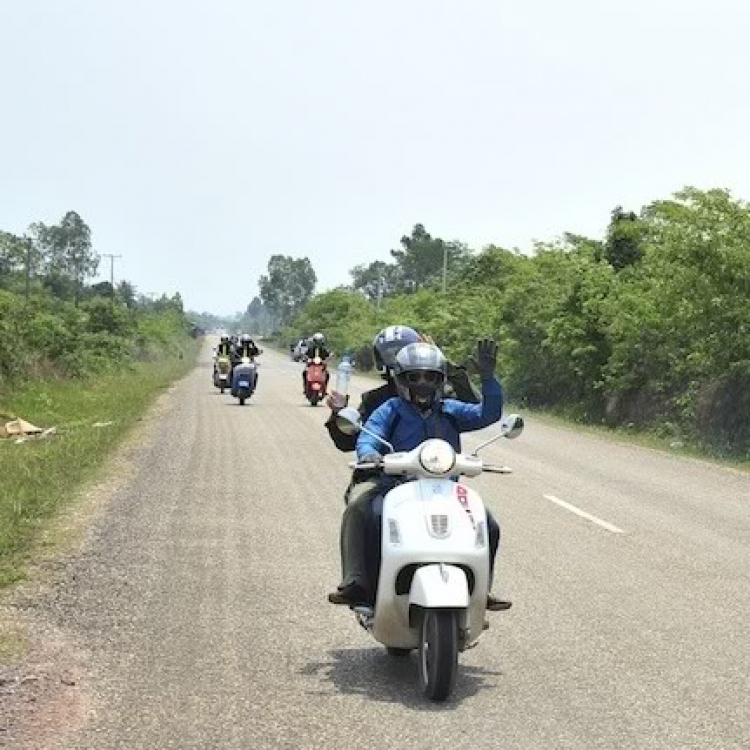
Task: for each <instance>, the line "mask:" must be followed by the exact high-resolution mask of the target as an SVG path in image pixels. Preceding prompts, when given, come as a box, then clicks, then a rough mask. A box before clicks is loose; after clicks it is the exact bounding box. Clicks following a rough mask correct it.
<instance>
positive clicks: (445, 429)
mask: <svg viewBox="0 0 750 750" xmlns="http://www.w3.org/2000/svg"><path fill="white" fill-rule="evenodd" d="M502 413H503V391H502V388H501V387H500V382H499V381H498V380H497V379H496V378H490V379H488V380H483V381H482V401H481V402H480V403H478V404H467V403H464V402H463V401H456V400H454V399H450V398H448V399H443V400H442V401H441V402H440V403H439V404H438V406H436V407H435V408H434V409H432V411H430V412H429V413H428V415H427V416H426V417H423V416H422V415H421V414H420V413H419V411H418V410H417V409H416V407H414V406H412V405H411V404H410V403H409V402H408V401H406V400H404V399H402V398H391V399H389V400H388V401H386V402H385V403H384V404H383V405H382V406H379V407H378V408H377V409H376V410H375V411H374V412H373V413H372V415H371V416H370V418H369V419H368V420H367V422H366V423H365V427H366V428H367V429H368V430H369V431H370V432H374V433H375V434H376V435H378V436H379V437H382V438H383V439H384V440H387V441H388V442H389V443H392V444H393V446H394V448H395V449H396V450H397V451H410V450H412V449H414V448H416V447H417V446H418V445H420V444H421V443H423V442H424V441H425V440H427V438H442V439H443V440H447V441H448V442H449V443H450V444H451V445H452V446H453V448H454V449H455V450H456V451H459V452H460V450H461V437H460V435H461V433H462V432H473V431H474V430H481V429H482V428H483V427H487V426H489V425H491V424H494V423H495V422H497V421H498V420H499V419H500V417H501V416H502ZM386 452H387V448H386V447H385V446H384V445H383V444H382V443H380V442H378V441H377V440H376V439H375V438H374V437H372V436H371V435H368V434H367V433H366V432H361V433H360V434H359V438H358V439H357V457H358V458H359V459H360V460H361V459H362V458H363V457H364V456H366V455H367V454H369V453H380V454H381V455H382V454H383V453H386Z"/></svg>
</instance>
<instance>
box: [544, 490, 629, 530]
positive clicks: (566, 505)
mask: <svg viewBox="0 0 750 750" xmlns="http://www.w3.org/2000/svg"><path fill="white" fill-rule="evenodd" d="M544 499H545V500H549V501H550V502H552V503H556V504H557V505H559V506H560V507H561V508H565V509H566V510H569V511H570V512H571V513H575V514H576V515H577V516H581V518H585V519H586V520H587V521H591V523H595V524H596V525H597V526H601V527H602V528H603V529H606V530H607V531H611V532H612V533H613V534H624V533H625V532H624V531H623V530H622V529H621V528H618V527H617V526H615V525H614V524H611V523H609V521H602V519H601V518H597V517H596V516H592V515H591V513H587V512H586V511H585V510H581V509H580V508H577V507H576V506H575V505H572V504H571V503H566V502H565V500H560V498H559V497H555V496H554V495H544Z"/></svg>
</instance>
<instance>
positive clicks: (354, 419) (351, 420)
mask: <svg viewBox="0 0 750 750" xmlns="http://www.w3.org/2000/svg"><path fill="white" fill-rule="evenodd" d="M336 426H337V427H338V428H339V430H341V432H343V433H344V435H356V434H357V433H358V432H359V431H360V430H361V429H362V415H361V414H360V413H359V411H358V410H357V409H355V408H354V407H353V406H347V407H345V408H343V409H342V410H341V411H340V412H339V413H338V414H337V415H336Z"/></svg>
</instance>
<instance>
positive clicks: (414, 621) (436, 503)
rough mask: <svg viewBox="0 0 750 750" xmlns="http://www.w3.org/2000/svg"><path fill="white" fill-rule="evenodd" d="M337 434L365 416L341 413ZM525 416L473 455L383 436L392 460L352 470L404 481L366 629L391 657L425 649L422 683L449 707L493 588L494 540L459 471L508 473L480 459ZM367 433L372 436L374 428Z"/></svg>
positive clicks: (388, 519)
mask: <svg viewBox="0 0 750 750" xmlns="http://www.w3.org/2000/svg"><path fill="white" fill-rule="evenodd" d="M337 423H338V426H339V428H340V429H341V430H342V431H344V432H348V433H349V434H354V433H356V432H359V431H360V430H364V429H365V428H363V427H362V424H361V416H360V414H359V411H358V410H356V409H352V408H346V409H342V410H341V411H340V412H339V413H338V416H337ZM365 431H366V430H365ZM522 431H523V419H522V418H521V417H520V416H518V415H511V416H509V417H506V418H505V419H503V420H502V422H501V426H500V434H499V435H497V436H495V437H494V438H492V439H491V440H488V441H487V442H485V443H483V444H482V445H480V446H479V447H478V448H477V449H476V450H475V451H474V453H473V454H471V455H468V454H463V453H461V454H457V453H456V452H455V451H454V450H453V447H452V446H451V445H450V444H449V443H447V442H446V441H444V440H437V439H430V440H426V441H425V442H424V443H422V444H421V445H420V446H418V447H416V448H415V449H414V450H412V451H409V452H406V453H395V452H393V451H394V449H393V446H392V445H390V444H389V443H387V442H386V441H384V440H380V438H378V436H377V435H373V437H376V438H377V439H378V440H380V442H382V443H384V444H385V445H386V446H387V447H388V448H389V450H390V451H391V453H390V454H388V455H386V456H385V457H384V458H383V460H382V462H379V463H378V464H354V465H353V468H359V469H380V470H382V471H383V472H384V473H386V474H390V475H395V476H403V477H406V478H408V480H407V481H405V482H404V483H401V484H399V485H397V486H396V487H395V488H394V489H392V490H390V492H388V493H387V494H386V496H385V498H384V500H383V513H382V534H381V563H380V576H379V579H378V588H377V593H376V597H375V607H374V608H372V607H355V608H354V612H355V615H356V617H357V620H358V621H359V623H360V625H362V627H364V628H365V630H367V631H368V632H370V633H371V634H372V635H373V637H374V638H375V640H377V641H379V642H380V643H382V644H383V645H385V646H386V648H387V649H388V652H389V653H390V654H392V655H394V656H405V655H407V654H408V653H409V652H410V651H412V650H414V649H418V650H419V679H420V684H421V687H422V690H423V692H424V694H425V695H426V696H427V697H428V698H430V699H431V700H434V701H444V700H446V699H447V698H448V696H449V695H450V693H451V691H452V689H453V686H454V684H455V680H456V672H457V669H458V653H459V651H464V650H466V649H468V648H473V647H474V646H476V645H477V641H478V640H479V636H480V635H481V634H482V631H483V630H484V623H485V611H486V605H487V593H488V590H489V567H490V565H489V562H490V560H489V534H488V529H487V516H486V513H485V510H484V504H483V503H482V499H481V498H480V497H479V495H478V494H477V493H476V492H475V491H474V490H472V489H469V488H468V487H467V486H466V485H464V484H461V483H459V482H456V481H453V480H452V479H451V477H455V476H458V475H462V476H467V477H475V476H478V475H479V474H481V473H482V472H483V471H487V472H494V473H499V474H508V473H510V471H511V470H510V469H508V468H507V467H500V466H489V465H487V464H484V463H483V462H482V460H481V459H480V458H479V457H478V456H477V453H478V452H479V451H480V450H481V449H482V448H485V447H486V446H488V445H490V444H491V443H494V442H495V441H496V440H498V439H500V438H501V437H507V438H515V437H518V436H519V435H520V434H521V432H522ZM368 434H371V435H372V434H373V433H370V432H369V431H368Z"/></svg>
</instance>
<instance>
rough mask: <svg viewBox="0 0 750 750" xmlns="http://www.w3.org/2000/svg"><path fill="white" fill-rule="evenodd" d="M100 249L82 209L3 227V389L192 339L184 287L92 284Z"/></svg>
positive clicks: (116, 363) (157, 352)
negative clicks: (153, 293) (51, 220)
mask: <svg viewBox="0 0 750 750" xmlns="http://www.w3.org/2000/svg"><path fill="white" fill-rule="evenodd" d="M98 267H99V255H98V253H96V252H95V250H94V248H93V246H92V239H91V230H90V229H89V227H88V225H87V224H86V223H85V222H84V220H83V219H82V218H81V217H80V216H79V215H78V214H77V213H76V212H75V211H69V212H68V213H66V214H65V216H64V217H63V218H62V219H61V221H60V222H59V223H58V224H51V225H47V224H44V223H42V222H37V223H35V224H32V225H31V226H30V227H29V230H28V232H27V233H26V234H24V235H22V236H18V235H15V234H13V233H11V232H6V231H1V230H0V388H2V387H3V386H5V385H8V384H9V383H11V382H13V381H15V380H19V379H24V378H30V377H31V378H34V377H43V376H50V375H54V376H61V375H68V376H80V375H86V374H91V373H96V372H101V371H103V370H106V369H112V368H114V367H121V366H127V365H128V364H129V363H130V362H132V361H133V360H134V359H151V358H155V357H160V356H164V355H166V354H169V353H172V354H176V353H178V351H180V350H181V348H182V346H183V345H184V343H185V341H186V338H187V334H188V333H191V332H192V326H191V324H190V322H189V320H188V319H187V317H186V316H185V314H184V311H183V303H182V298H181V297H180V295H179V294H175V295H173V296H171V297H168V296H166V295H162V296H161V297H159V298H154V297H150V296H145V295H142V294H139V293H138V291H137V290H136V288H135V287H134V286H133V284H131V283H130V282H128V281H121V282H119V283H118V284H116V285H115V288H114V289H113V288H112V285H111V283H110V282H108V281H104V282H98V283H92V281H91V280H92V279H94V278H95V277H96V273H97V269H98Z"/></svg>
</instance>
